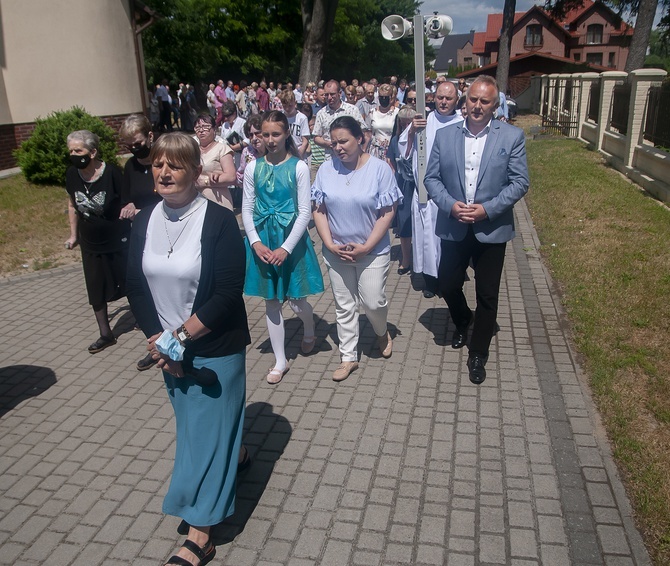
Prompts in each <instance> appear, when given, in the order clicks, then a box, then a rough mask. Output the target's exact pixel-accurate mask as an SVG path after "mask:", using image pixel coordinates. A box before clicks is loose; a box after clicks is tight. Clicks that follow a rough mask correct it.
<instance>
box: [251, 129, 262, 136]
mask: <svg viewBox="0 0 670 566" xmlns="http://www.w3.org/2000/svg"><path fill="white" fill-rule="evenodd" d="M249 135H250V136H251V137H252V138H262V137H263V132H261V131H260V130H256V131H255V132H249Z"/></svg>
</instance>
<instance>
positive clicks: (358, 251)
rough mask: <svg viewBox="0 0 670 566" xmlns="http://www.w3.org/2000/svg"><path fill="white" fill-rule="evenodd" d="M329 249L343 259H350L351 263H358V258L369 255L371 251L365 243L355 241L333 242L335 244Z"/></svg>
mask: <svg viewBox="0 0 670 566" xmlns="http://www.w3.org/2000/svg"><path fill="white" fill-rule="evenodd" d="M328 249H329V250H330V251H331V252H332V253H334V254H335V255H336V256H337V257H338V258H340V259H341V260H342V261H348V262H351V263H356V260H358V259H360V258H362V257H364V256H366V255H368V253H369V250H368V249H367V247H366V246H365V245H364V244H356V243H354V242H350V243H348V244H342V245H338V244H333V246H332V247H330V248H328Z"/></svg>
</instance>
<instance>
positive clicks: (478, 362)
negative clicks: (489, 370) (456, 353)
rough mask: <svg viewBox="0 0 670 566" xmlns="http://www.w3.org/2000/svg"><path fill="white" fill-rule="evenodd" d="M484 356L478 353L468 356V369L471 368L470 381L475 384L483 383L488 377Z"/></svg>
mask: <svg viewBox="0 0 670 566" xmlns="http://www.w3.org/2000/svg"><path fill="white" fill-rule="evenodd" d="M484 363H485V362H484V358H482V357H481V356H478V355H476V354H474V355H471V356H470V357H469V358H468V369H469V370H470V381H471V382H472V383H474V384H475V385H481V384H482V383H484V380H485V379H486V368H485V367H484Z"/></svg>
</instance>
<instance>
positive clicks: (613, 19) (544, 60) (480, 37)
mask: <svg viewBox="0 0 670 566" xmlns="http://www.w3.org/2000/svg"><path fill="white" fill-rule="evenodd" d="M502 20H503V15H502V14H489V15H488V19H487V22H486V31H483V32H476V33H475V34H474V38H473V46H472V52H473V54H474V55H475V56H476V57H478V58H479V64H480V68H478V69H473V70H472V71H467V72H464V73H461V74H459V77H475V76H477V75H481V74H490V75H495V73H496V67H497V62H498V50H499V46H500V32H501V29H502ZM632 35H633V28H632V27H631V26H629V25H628V24H627V23H625V22H624V21H623V20H622V19H621V18H620V17H619V16H617V14H616V13H615V12H613V11H612V10H611V9H610V8H609V7H608V6H606V5H605V4H603V3H602V2H599V1H596V2H593V1H592V0H585V1H584V4H583V6H581V7H580V8H576V9H574V10H571V11H570V12H568V13H567V14H566V15H565V17H563V18H562V19H558V18H555V17H553V16H552V15H551V14H550V13H549V12H547V11H546V10H544V9H543V8H542V7H540V6H533V7H532V8H531V9H530V10H528V11H527V12H517V13H516V14H515V15H514V28H513V31H512V41H511V44H510V74H509V82H508V84H509V89H510V92H511V94H512V96H514V97H516V96H518V95H519V94H520V93H521V92H523V91H524V90H525V89H526V88H528V86H529V85H530V77H532V76H533V75H544V74H551V73H579V72H586V71H595V72H602V71H608V70H609V71H622V70H623V69H624V66H625V65H626V58H627V56H628V46H629V44H630V39H631V36H632Z"/></svg>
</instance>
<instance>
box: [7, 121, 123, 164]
mask: <svg viewBox="0 0 670 566" xmlns="http://www.w3.org/2000/svg"><path fill="white" fill-rule="evenodd" d="M129 115H130V114H121V115H117V116H100V119H101V120H102V121H103V122H105V124H107V125H108V126H110V127H111V128H113V129H114V131H116V132H117V133H118V131H119V128H120V127H121V124H123V121H124V120H125V119H126V118H127V117H128V116H129ZM34 129H35V123H34V122H30V123H27V124H0V171H2V170H3V169H11V168H12V167H16V165H17V164H16V159H14V155H12V152H13V151H14V150H15V149H16V148H18V147H19V146H20V145H21V143H23V142H24V141H26V140H27V139H28V138H29V137H30V134H32V132H33V130H34Z"/></svg>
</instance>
